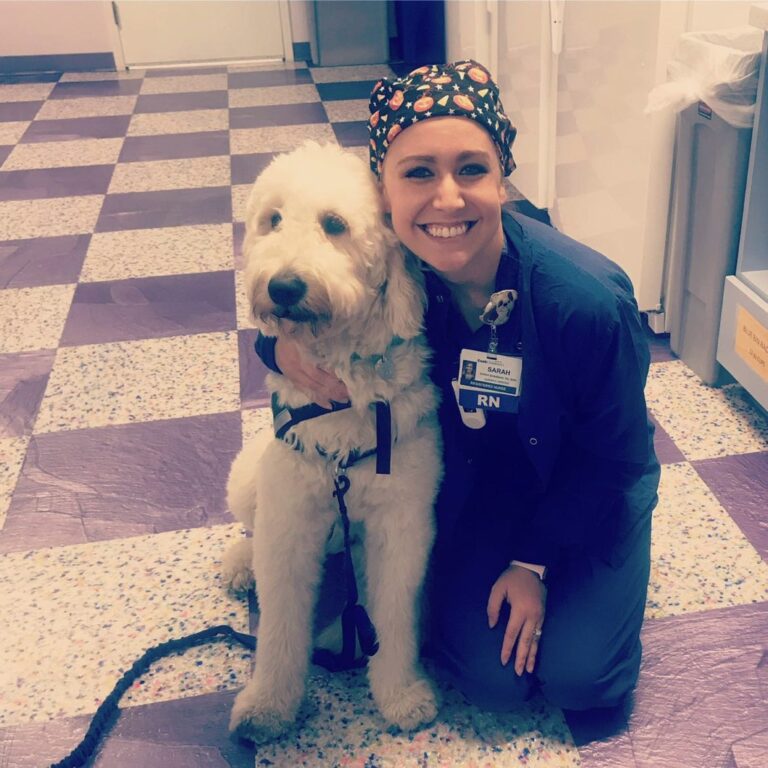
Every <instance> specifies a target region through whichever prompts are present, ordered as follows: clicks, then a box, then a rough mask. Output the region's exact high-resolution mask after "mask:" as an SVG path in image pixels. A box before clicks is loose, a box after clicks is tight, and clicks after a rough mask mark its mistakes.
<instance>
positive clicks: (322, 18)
mask: <svg viewBox="0 0 768 768" xmlns="http://www.w3.org/2000/svg"><path fill="white" fill-rule="evenodd" d="M315 26H316V29H317V57H318V62H317V63H318V64H319V65H320V66H321V67H336V66H342V65H352V64H382V63H385V62H387V61H389V25H388V16H387V3H386V2H384V0H362V1H361V0H315Z"/></svg>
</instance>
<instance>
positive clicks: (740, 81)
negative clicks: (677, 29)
mask: <svg viewBox="0 0 768 768" xmlns="http://www.w3.org/2000/svg"><path fill="white" fill-rule="evenodd" d="M762 44H763V32H762V30H760V29H757V28H756V27H734V28H732V29H723V30H719V31H715V32H686V33H685V34H683V35H680V39H679V40H678V43H677V48H676V50H675V55H674V58H673V59H672V61H671V62H670V63H669V66H668V67H667V80H668V82H666V83H663V84H662V85H659V86H657V87H656V88H654V89H653V90H652V91H651V92H650V94H648V104H647V106H646V108H645V111H646V112H657V111H659V110H661V109H672V110H674V111H675V112H681V111H682V110H683V109H685V108H686V107H687V106H689V105H691V104H694V103H695V102H697V101H703V102H706V104H707V105H708V106H709V107H710V108H711V109H712V111H713V112H714V113H715V114H716V115H718V117H721V118H722V119H723V120H725V122H726V123H730V124H731V125H734V126H737V127H739V128H749V127H751V126H752V123H753V121H754V116H755V100H756V98H757V78H758V75H759V74H760V54H761V50H762Z"/></svg>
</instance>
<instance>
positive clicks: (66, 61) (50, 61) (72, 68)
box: [0, 52, 115, 74]
mask: <svg viewBox="0 0 768 768" xmlns="http://www.w3.org/2000/svg"><path fill="white" fill-rule="evenodd" d="M95 70H109V71H112V72H114V71H115V56H114V54H113V53H111V52H110V53H54V54H47V55H42V56H0V74H18V73H24V72H90V71H95Z"/></svg>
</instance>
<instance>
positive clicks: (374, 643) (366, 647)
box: [312, 469, 379, 672]
mask: <svg viewBox="0 0 768 768" xmlns="http://www.w3.org/2000/svg"><path fill="white" fill-rule="evenodd" d="M333 485H334V488H335V489H336V490H335V491H334V492H333V495H334V496H335V497H336V501H337V503H338V505H339V514H340V515H341V522H342V524H343V527H344V580H345V581H346V583H347V604H346V605H345V606H344V610H343V611H342V614H341V638H342V645H341V653H333V652H332V651H329V650H328V649H326V648H315V650H314V652H313V654H312V663H313V664H317V665H319V666H321V667H325V669H327V670H329V671H330V672H340V671H342V670H346V669H357V668H358V667H364V666H365V665H366V663H367V657H368V656H374V655H375V654H376V652H377V651H378V650H379V641H378V639H377V638H376V628H375V627H374V626H373V622H372V621H371V619H370V617H369V616H368V613H367V612H366V610H365V608H364V607H363V606H362V605H360V603H359V602H358V592H357V580H356V579H355V568H354V565H353V563H352V545H351V543H350V541H349V515H348V514H347V505H346V504H345V503H344V496H345V494H346V493H347V491H348V490H349V486H350V482H349V478H348V477H347V476H346V474H344V470H343V469H341V470H340V471H339V474H338V475H337V476H336V478H335V479H334V481H333ZM355 635H357V639H358V640H359V641H360V650H361V651H362V652H363V656H362V658H360V659H355Z"/></svg>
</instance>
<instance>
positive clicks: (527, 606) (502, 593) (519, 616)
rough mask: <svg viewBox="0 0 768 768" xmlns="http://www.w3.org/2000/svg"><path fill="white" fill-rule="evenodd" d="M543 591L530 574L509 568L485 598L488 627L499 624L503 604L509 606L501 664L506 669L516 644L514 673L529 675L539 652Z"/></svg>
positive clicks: (545, 592)
mask: <svg viewBox="0 0 768 768" xmlns="http://www.w3.org/2000/svg"><path fill="white" fill-rule="evenodd" d="M546 600H547V588H546V587H545V586H544V583H543V582H542V581H541V579H540V578H539V577H538V575H537V574H536V573H534V572H533V571H529V570H528V569H527V568H523V567H522V566H519V565H511V566H510V567H509V568H507V570H506V571H504V573H502V574H501V576H499V578H498V579H496V583H495V584H494V585H493V588H492V589H491V594H490V596H489V598H488V626H489V627H490V628H491V629H493V627H495V626H496V622H497V621H498V620H499V611H500V610H501V606H502V604H503V603H504V601H506V602H508V603H509V621H508V622H507V628H506V630H505V632H504V642H503V643H502V646H501V663H502V664H504V665H505V666H506V664H507V662H508V661H509V659H510V657H511V656H512V649H513V648H514V646H515V642H517V654H516V656H515V672H516V673H517V674H518V675H522V674H523V671H524V670H526V671H528V672H529V673H530V672H533V667H534V665H535V663H536V654H537V653H538V650H539V636H540V634H541V626H542V624H543V623H544V613H545V610H544V606H545V603H546Z"/></svg>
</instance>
